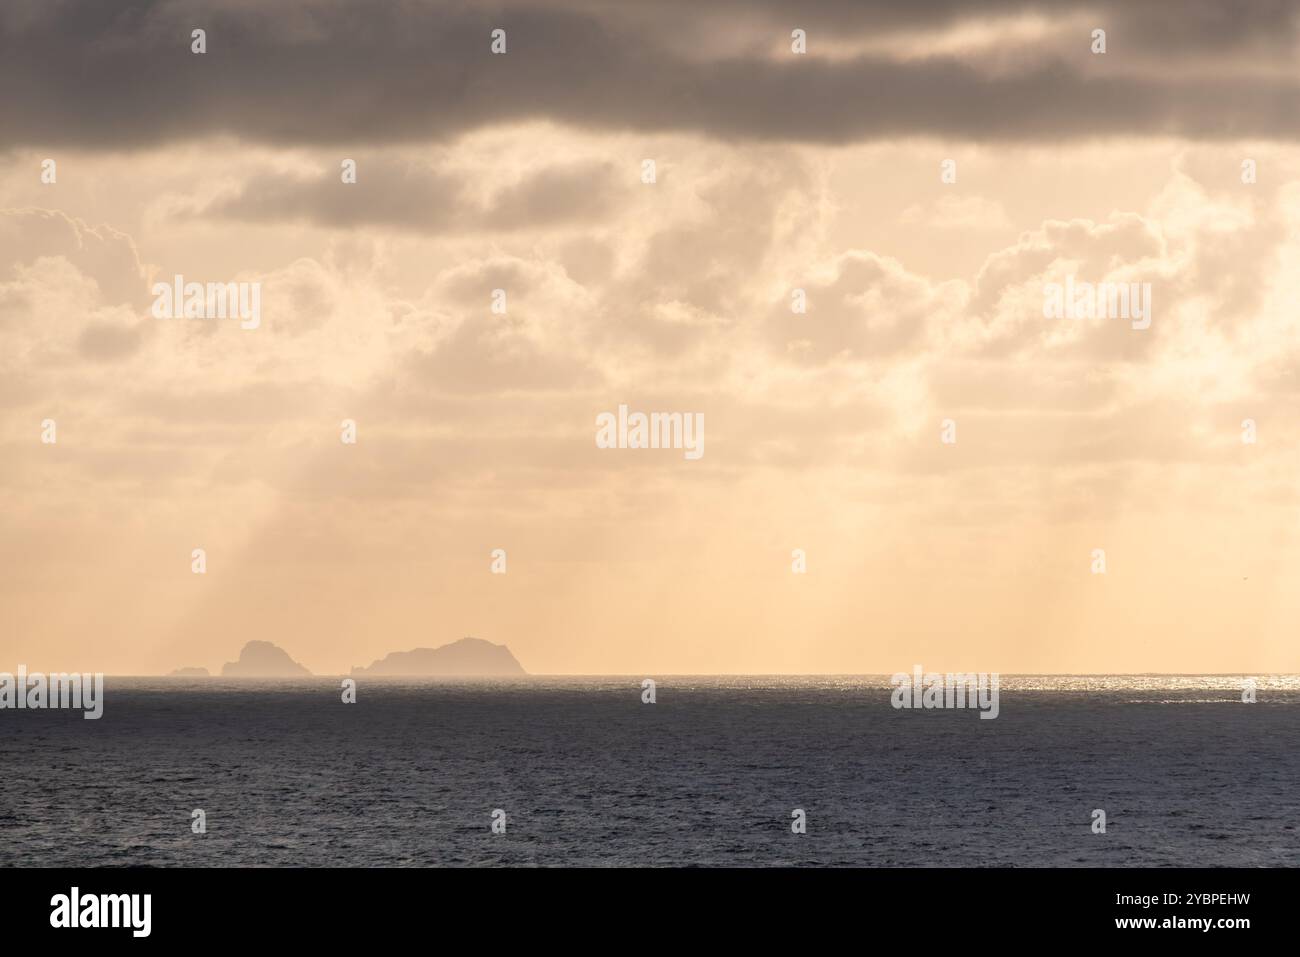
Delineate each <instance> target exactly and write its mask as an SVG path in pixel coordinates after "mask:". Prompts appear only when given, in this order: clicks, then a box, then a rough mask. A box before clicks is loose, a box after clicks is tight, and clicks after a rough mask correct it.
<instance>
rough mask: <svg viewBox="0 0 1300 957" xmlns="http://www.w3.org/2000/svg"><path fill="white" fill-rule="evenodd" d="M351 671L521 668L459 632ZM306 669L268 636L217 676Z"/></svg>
mask: <svg viewBox="0 0 1300 957" xmlns="http://www.w3.org/2000/svg"><path fill="white" fill-rule="evenodd" d="M351 673H352V675H353V676H364V677H452V678H474V677H504V676H511V675H515V676H518V675H526V674H528V672H527V671H525V670H524V668H523V666H522V665H521V664H520V663H519V661H518V659H516V658H515V656H514V655H513V654H512V653H511V652H510V649H509V648H507V647H506V646H505V645H498V644H495V643H493V642H490V641H484V640H483V639H481V638H461V639H460V640H459V641H453V642H451V643H450V644H446V645H440V646H439V647H437V648H412V649H411V650H410V651H394V652H390V653H389V654H387V655H385V656H384V657H383V658H380V659H378V660H377V661H375V662H373V663H371V664H370V665H369V666H367V667H354V668H353V669H352V672H351ZM207 676H208V671H207V669H206V668H193V667H190V668H177V669H176V670H175V671H172V672H171V673H170V674H169V675H168V677H176V678H189V677H207ZM311 676H312V672H311V671H310V670H308V669H307V668H306V667H305V666H304V665H302V664H300V663H298V662H297V661H295V660H294V659H293V658H292V657H291V656H290V655H289V653H288V652H287V651H285V650H284V649H283V648H281V647H280V646H279V645H277V644H274V643H273V642H270V641H261V640H255V641H250V642H248V643H247V644H245V645H244V647H243V648H242V649H241V650H240V652H239V658H238V660H236V661H229V662H226V664H224V665H223V666H222V668H221V677H223V678H306V677H311Z"/></svg>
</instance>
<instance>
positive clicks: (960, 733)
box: [0, 675, 1300, 867]
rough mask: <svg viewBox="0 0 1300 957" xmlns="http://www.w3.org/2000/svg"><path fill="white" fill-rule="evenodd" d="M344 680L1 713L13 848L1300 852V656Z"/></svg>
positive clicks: (1061, 862) (214, 686)
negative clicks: (937, 687) (933, 675)
mask: <svg viewBox="0 0 1300 957" xmlns="http://www.w3.org/2000/svg"><path fill="white" fill-rule="evenodd" d="M340 681H341V679H340V678H324V677H318V678H305V679H296V680H289V681H278V680H265V681H261V680H240V681H234V680H227V679H219V678H213V679H176V678H172V679H164V678H113V677H110V678H108V679H107V681H106V693H105V703H104V715H103V717H102V718H101V719H99V720H96V721H87V720H84V719H83V718H82V716H81V713H80V712H77V711H16V710H6V711H0V761H2V763H0V768H2V769H3V770H2V771H0V865H3V866H15V865H22V866H55V865H67V866H85V865H92V866H95V865H168V866H171V865H185V866H218V867H221V866H237V865H239V866H284V865H301V866H324V865H336V866H364V867H370V866H412V867H424V866H434V865H444V866H445V865H451V866H487V865H525V866H566V865H595V866H609V865H618V866H639V865H649V866H727V867H730V866H759V867H766V866H780V865H831V866H866V867H897V866H903V867H926V866H970V867H980V866H992V865H1011V866H1019V867H1038V866H1106V867H1124V866H1139V865H1186V866H1205V867H1211V866H1279V865H1289V866H1296V865H1300V830H1297V827H1298V826H1300V787H1298V786H1297V785H1298V784H1300V748H1297V745H1298V744H1300V678H1297V677H1295V676H1261V677H1259V678H1258V679H1257V682H1258V692H1257V701H1256V702H1255V703H1253V704H1246V703H1243V702H1242V700H1241V698H1242V695H1241V690H1240V689H1241V685H1242V678H1241V677H1240V676H1235V677H1234V676H1140V675H1139V676H1101V677H1060V676H1032V675H1021V676H1010V675H1004V676H1003V677H1002V679H1001V689H1000V708H999V714H998V717H997V718H996V719H994V720H986V719H981V718H980V717H979V712H978V711H975V710H959V709H952V710H948V709H939V710H919V709H916V710H903V709H895V708H893V707H892V706H891V704H890V688H889V679H888V676H844V677H794V678H791V677H671V676H668V677H657V678H656V681H657V688H656V701H655V703H654V704H645V703H643V702H642V689H641V678H640V677H639V676H638V677H608V678H588V677H580V678H578V677H575V678H561V677H553V678H529V679H517V680H509V681H480V682H466V681H451V680H421V681H415V680H410V679H374V678H371V679H365V680H363V681H361V682H360V685H359V687H358V692H357V702H356V703H355V704H344V703H343V702H342V701H341V691H340ZM196 810H201V811H202V812H203V818H204V822H205V825H206V832H205V833H202V834H196V833H194V832H193V830H192V821H193V820H194V819H195V818H194V813H193V812H194V811H196ZM799 810H801V811H802V812H803V818H804V820H805V821H806V833H794V832H793V831H792V828H791V824H792V822H793V821H794V820H795V819H796V811H799ZM1095 810H1103V811H1104V812H1105V820H1106V830H1105V833H1095V832H1094V814H1093V812H1094V811H1095ZM496 811H501V812H504V817H503V820H504V832H503V833H495V832H494V830H493V826H492V825H493V820H494V812H496ZM497 818H498V819H501V818H502V815H500V814H498V815H497Z"/></svg>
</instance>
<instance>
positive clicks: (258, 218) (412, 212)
mask: <svg viewBox="0 0 1300 957" xmlns="http://www.w3.org/2000/svg"><path fill="white" fill-rule="evenodd" d="M483 179H484V177H483V176H482V175H481V174H480V175H478V176H476V175H474V172H473V171H470V170H462V169H446V168H440V167H438V166H436V165H431V164H428V163H421V162H415V161H410V160H401V159H394V158H389V157H385V156H375V157H370V158H359V159H358V160H357V180H356V182H355V183H347V184H345V183H343V182H342V180H341V178H340V169H339V168H338V167H335V168H334V169H327V170H325V171H324V172H320V173H316V174H314V175H310V176H308V175H303V174H284V173H278V174H277V173H275V172H269V171H268V172H265V173H263V174H261V175H257V176H253V177H250V178H249V179H248V180H247V181H246V182H245V183H243V184H242V185H240V186H238V187H236V188H235V190H234V191H233V192H228V193H227V194H225V195H223V196H221V197H219V198H217V199H214V200H213V201H211V202H210V203H208V204H207V205H206V206H204V207H202V208H200V209H196V210H194V211H192V212H191V213H190V214H189V215H191V216H199V217H209V216H212V217H220V218H225V219H234V220H242V221H247V222H260V223H268V224H279V223H285V222H308V223H312V224H315V225H318V226H325V227H329V228H333V229H353V228H356V227H359V226H367V227H392V228H394V229H398V230H404V231H414V232H425V233H431V234H461V235H463V234H466V233H475V232H486V231H492V232H498V233H499V232H503V231H511V230H526V229H540V228H552V227H560V226H578V225H581V224H583V223H589V222H592V221H595V220H598V219H600V218H602V217H603V216H605V215H607V214H608V213H609V211H610V210H611V208H612V207H613V206H614V203H615V201H616V199H617V197H618V183H617V177H616V175H615V172H614V169H613V165H612V164H611V163H609V162H608V161H580V162H574V163H565V164H551V165H546V166H543V167H541V168H539V169H534V170H525V171H523V172H522V174H520V175H517V176H516V177H515V178H514V180H513V181H512V182H508V183H506V184H504V185H501V186H498V187H497V188H496V189H495V191H492V192H489V193H487V195H485V196H484V197H483V198H481V199H480V198H479V197H478V194H479V193H482V192H483V191H484V190H485V188H486V184H485V183H484V182H483Z"/></svg>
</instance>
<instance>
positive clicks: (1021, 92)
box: [0, 0, 1300, 147]
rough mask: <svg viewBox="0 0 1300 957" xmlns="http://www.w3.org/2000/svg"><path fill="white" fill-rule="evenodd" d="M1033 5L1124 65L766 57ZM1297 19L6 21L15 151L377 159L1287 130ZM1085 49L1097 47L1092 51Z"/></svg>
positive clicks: (1131, 15)
mask: <svg viewBox="0 0 1300 957" xmlns="http://www.w3.org/2000/svg"><path fill="white" fill-rule="evenodd" d="M1026 12H1037V13H1040V14H1042V15H1043V16H1044V17H1046V18H1048V19H1049V20H1052V21H1056V20H1059V19H1060V18H1064V17H1066V16H1070V15H1074V14H1086V15H1087V17H1088V18H1090V19H1095V20H1096V25H1098V26H1101V27H1104V28H1105V29H1107V31H1108V37H1109V42H1110V44H1111V47H1112V48H1113V52H1111V53H1108V54H1107V55H1106V56H1105V57H1096V58H1090V57H1089V56H1087V55H1086V54H1084V55H1082V56H1070V57H1063V58H1061V59H1051V58H1048V59H1044V54H1043V52H1042V51H1040V50H1026V51H1024V54H1025V55H1024V62H1023V64H1022V68H1020V69H1011V70H1007V69H1006V61H1007V55H1006V51H1002V52H1001V55H1000V56H999V57H998V63H999V67H998V69H996V70H995V69H991V68H990V66H989V64H988V63H985V62H982V59H981V56H980V55H979V54H972V55H970V56H969V57H967V58H966V59H961V58H958V57H954V56H945V57H932V58H922V59H912V60H907V61H905V62H899V61H895V60H892V59H890V58H888V56H886V55H883V54H882V55H873V56H862V57H857V58H847V59H837V60H831V59H827V58H820V57H818V56H815V55H809V56H805V57H797V56H793V55H785V56H772V55H771V54H772V52H773V51H779V50H780V49H781V44H782V43H783V42H788V41H785V40H783V39H782V38H788V35H789V29H790V28H791V27H792V26H800V27H803V28H806V29H808V30H809V35H810V38H813V40H814V51H815V49H816V46H815V39H816V37H817V36H818V35H824V36H826V37H828V38H831V39H835V40H838V41H844V40H850V41H851V40H853V39H855V38H857V39H862V38H868V37H870V38H874V39H879V38H880V37H882V36H888V35H890V34H892V33H908V34H909V35H915V34H916V33H917V32H918V31H928V30H935V31H937V30H940V29H942V28H944V27H946V26H948V25H951V24H955V23H959V22H965V21H970V20H974V21H979V20H981V19H983V20H988V18H996V17H1002V16H1008V15H1012V14H1019V13H1026ZM1296 19H1297V14H1296V5H1295V4H1294V3H1285V2H1278V0H1272V2H1270V0H1261V2H1259V3H1251V4H1232V3H1222V2H1211V0H1190V2H1184V0H1147V2H1144V3H1129V2H1119V0H1093V2H1082V0H1081V2H1078V3H1075V2H1070V0H1062V2H1050V3H1049V2H1046V0H1041V2H1038V3H1028V2H1012V0H971V2H965V3H959V2H954V0H944V2H938V3H917V4H899V3H884V2H882V0H871V2H862V3H850V2H847V0H835V2H821V3H811V4H799V5H798V6H797V7H792V6H789V5H785V6H783V5H778V4H776V3H775V2H758V3H750V2H745V3H740V2H737V0H723V2H720V3H717V4H707V5H704V4H693V3H692V4H688V3H682V2H666V3H649V2H646V3H631V2H629V3H608V2H574V0H552V2H551V3H549V4H537V3H531V4H522V3H521V4H516V5H480V4H473V5H468V4H460V3H441V2H406V3H379V2H376V3H353V2H348V0H282V2H277V3H274V4H270V3H268V4H252V3H245V2H236V0H227V2H210V3H202V2H195V0H173V2H163V0H115V2H112V3H104V2H98V0H16V2H15V0H10V2H8V3H6V4H5V5H4V7H3V9H0V54H2V55H0V89H2V90H4V96H3V97H2V98H0V130H2V131H3V135H4V139H3V140H2V141H0V147H3V146H5V145H16V146H36V145H41V146H47V147H57V146H75V145H83V146H90V147H135V146H142V145H149V144H156V143H160V142H165V141H168V140H174V139H182V138H189V137H196V136H202V135H208V134H216V133H228V134H232V135H235V136H239V137H243V138H246V139H249V140H254V141H259V142H269V143H292V144H331V145H346V144H359V145H362V146H364V145H374V144H378V143H390V142H396V141H424V140H429V139H435V138H441V137H449V136H454V135H456V134H458V133H461V132H464V131H467V130H471V129H474V128H478V127H481V126H485V125H490V124H493V123H500V122H508V121H515V120H523V119H535V118H544V119H553V120H557V121H561V122H565V123H571V124H578V125H582V126H588V127H594V128H600V129H611V130H640V131H660V130H685V131H695V132H700V133H705V134H711V135H718V136H725V137H735V138H757V139H779V140H806V141H812V142H822V143H841V142H849V141H855V140H861V139H868V138H872V137H881V136H891V135H902V134H940V135H950V136H958V137H963V138H971V139H985V140H989V139H1044V138H1050V139H1058V138H1059V139H1073V138H1080V137H1092V136H1097V135H1111V134H1143V133H1151V134H1174V135H1181V136H1187V137H1194V138H1208V139H1213V138H1223V137H1247V136H1249V137H1267V138H1279V139H1292V138H1295V136H1296V135H1297V132H1300V115H1298V112H1297V110H1296V109H1295V102H1296V99H1297V94H1298V93H1300V77H1297V75H1296V73H1295V71H1294V69H1292V57H1291V52H1290V51H1291V50H1293V49H1294V45H1295V42H1296V35H1297V33H1296ZM1061 22H1064V20H1061ZM195 27H202V28H204V29H205V30H207V32H208V52H207V53H206V54H205V55H203V56H195V55H193V54H191V53H190V49H189V44H190V39H189V37H190V31H191V30H192V29H193V28H195ZM494 27H502V28H504V29H506V30H507V31H508V37H509V52H508V53H507V54H506V55H505V56H492V55H491V54H490V53H489V34H490V31H491V30H492V29H493V28H494ZM768 31H771V33H772V44H771V45H770V46H767V47H766V49H765V50H764V49H760V48H759V47H758V46H756V41H755V40H754V36H755V35H756V34H757V36H759V37H760V38H762V37H766V36H767V33H768ZM726 33H735V34H736V35H737V36H740V37H742V38H743V39H744V42H742V43H739V44H737V43H733V42H726V41H727V40H729V39H731V38H728V37H724V36H721V34H726ZM1012 42H1013V41H1012V40H1011V39H1010V38H1009V39H1008V46H1010V44H1012ZM1086 44H1087V37H1086V35H1085V36H1081V37H1080V39H1079V44H1078V48H1079V50H1080V51H1081V52H1082V51H1083V50H1084V49H1086ZM737 49H740V50H742V51H745V52H741V53H737V52H736V50H737ZM714 50H716V51H718V52H717V53H714V52H712V51H714ZM1188 64H1191V65H1192V66H1193V67H1194V68H1193V69H1187V66H1188ZM1163 66H1170V67H1173V66H1178V67H1179V69H1176V70H1175V69H1170V70H1169V71H1167V72H1162V69H1161V68H1162V67H1163Z"/></svg>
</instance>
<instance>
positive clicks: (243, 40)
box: [0, 0, 1300, 675]
mask: <svg viewBox="0 0 1300 957" xmlns="http://www.w3.org/2000/svg"><path fill="white" fill-rule="evenodd" d="M1244 9H1247V8H1244V7H1237V6H1230V5H1227V4H1223V3H1220V2H1211V0H1204V2H1198V0H1191V2H1181V0H1180V2H1175V0H1148V2H1144V3H1142V4H1133V3H1131V2H1118V0H1116V2H1108V0H1097V2H1071V0H1066V2H1053V3H1048V2H1010V0H986V2H980V0H971V2H955V0H954V2H933V3H926V4H899V3H880V2H870V0H867V2H847V0H845V2H812V3H801V4H797V5H795V4H782V3H776V2H764V0H745V2H741V0H718V2H712V3H709V4H698V3H687V2H678V0H658V2H653V3H652V2H598V0H544V2H531V3H522V2H521V3H517V4H492V3H482V4H479V3H476V4H472V5H471V4H462V3H440V2H424V0H406V2H400V3H396V2H394V3H350V2H344V0H283V2H277V3H275V4H266V3H255V2H252V0H224V2H212V3H199V2H162V0H121V2H114V3H102V2H91V0H49V2H44V0H42V2H37V0H16V2H12V0H11V2H7V3H5V4H4V5H3V6H0V90H3V91H4V95H3V96H0V670H9V671H12V670H15V669H16V668H17V666H18V665H20V664H25V665H27V666H28V667H29V668H30V669H33V670H79V671H105V672H109V673H118V674H149V673H162V672H166V671H169V670H171V669H173V668H178V667H182V666H201V667H206V668H209V669H212V670H216V669H219V668H220V666H221V664H222V663H223V662H226V661H232V660H234V659H235V658H236V657H237V654H238V651H239V649H240V647H241V646H242V645H243V644H244V643H245V642H246V641H248V640H252V639H265V640H269V641H273V642H275V643H276V644H278V645H280V646H281V647H282V648H284V649H285V650H286V651H287V652H288V653H289V654H290V655H291V656H292V657H294V658H295V659H296V660H298V661H300V662H302V663H303V664H304V665H306V666H307V667H308V668H310V669H312V670H313V671H315V672H317V673H325V674H329V673H341V672H346V671H347V670H348V669H350V668H351V667H352V666H355V665H367V664H369V663H370V662H372V661H373V660H375V659H377V658H380V657H383V656H384V655H386V654H388V653H389V652H391V651H397V650H405V649H410V648H415V647H434V646H437V645H441V644H444V643H447V642H450V641H454V640H456V639H458V638H461V637H463V636H467V635H472V636H475V637H479V638H483V639H486V640H489V641H493V642H498V643H504V644H506V645H508V646H509V647H510V649H511V650H512V652H513V653H514V654H515V656H516V657H517V658H518V659H519V661H520V662H521V663H522V664H523V666H524V667H525V668H526V669H528V670H529V671H530V672H534V673H560V674H578V673H587V674H644V675H655V674H674V673H675V674H683V673H696V674H702V673H882V672H883V673H892V672H895V671H910V670H911V668H912V667H913V665H914V664H921V665H923V666H924V667H925V668H926V669H927V670H939V671H942V670H954V671H955V670H960V671H982V672H1005V673H1011V672H1064V673H1096V672H1181V673H1191V672H1233V673H1237V672H1251V673H1253V672H1298V671H1300V642H1298V640H1297V636H1296V632H1295V622H1296V621H1297V619H1298V617H1300V589H1297V588H1295V587H1294V581H1295V580H1296V578H1297V575H1300V512H1298V511H1297V508H1298V506H1300V494H1298V490H1297V485H1296V482H1297V480H1296V476H1297V474H1300V472H1298V469H1297V466H1298V465H1300V461H1298V456H1297V450H1298V449H1300V404H1298V403H1297V399H1298V398H1300V377H1298V376H1297V371H1298V370H1300V339H1298V338H1297V331H1298V328H1297V327H1298V325H1300V313H1298V312H1297V309H1296V302H1297V299H1298V298H1300V153H1298V152H1297V149H1296V141H1297V137H1298V136H1300V110H1297V109H1296V104H1297V102H1298V101H1300V100H1298V94H1300V74H1297V72H1296V70H1295V63H1296V62H1297V60H1296V54H1297V52H1300V50H1298V49H1297V47H1298V46H1300V17H1298V14H1297V9H1296V7H1295V6H1294V5H1293V4H1289V3H1282V2H1277V3H1269V2H1260V3H1256V4H1251V5H1250V6H1249V8H1248V9H1249V11H1250V12H1249V15H1248V16H1246V15H1243V14H1242V12H1241V11H1242V10H1244ZM199 29H201V30H203V31H205V33H204V34H203V42H204V51H203V52H201V53H200V52H195V51H194V45H195V44H196V42H197V41H196V40H195V39H194V35H193V31H195V30H199ZM494 30H503V31H505V34H504V42H505V50H504V52H493V49H492V46H493V31H494ZM1097 30H1103V31H1105V33H1104V43H1105V50H1104V52H1100V51H1096V48H1097V46H1098V42H1099V41H1098V37H1097V34H1096V33H1095V31H1097ZM793 31H803V33H802V35H801V36H802V37H803V40H802V43H803V45H804V49H805V51H806V52H802V53H800V52H796V50H795V48H796V47H797V46H799V44H800V41H799V40H798V39H796V38H794V37H793V35H792V34H793ZM1095 51H1096V52H1095ZM47 161H53V164H52V165H51V164H50V163H49V162H47ZM347 161H351V162H352V164H354V165H355V182H346V181H345V179H346V178H347V177H346V175H345V171H344V167H345V164H346V162H347ZM648 161H651V162H652V163H653V176H652V177H651V176H650V175H649V173H648V170H649V169H650V166H649V163H648ZM51 180H52V181H51ZM176 275H182V276H183V277H184V280H185V281H187V282H190V281H192V282H199V283H248V284H257V288H258V290H259V294H260V316H259V321H258V323H257V325H256V328H243V327H242V326H243V325H246V324H247V323H241V322H240V321H238V320H231V319H221V318H211V319H205V318H176V319H167V318H159V317H158V316H157V315H155V312H156V311H157V309H156V306H157V298H158V295H157V292H156V289H155V286H154V283H156V282H159V281H161V282H162V283H164V284H170V283H171V282H172V281H173V277H175V276H176ZM1067 281H1068V282H1071V283H1116V284H1119V283H1123V284H1126V287H1125V288H1137V289H1141V288H1146V289H1147V290H1149V295H1150V308H1149V315H1148V317H1147V318H1149V320H1150V321H1149V324H1148V325H1147V326H1146V327H1141V326H1142V323H1140V322H1136V321H1130V320H1129V319H1128V318H1124V317H1120V316H1112V315H1104V316H1098V317H1094V318H1088V317H1086V316H1085V317H1082V318H1080V317H1073V318H1059V317H1057V318H1053V317H1049V316H1047V315H1045V303H1046V302H1047V298H1048V290H1049V289H1051V288H1052V287H1053V285H1054V284H1055V286H1056V287H1058V288H1060V287H1062V286H1064V284H1066V283H1067ZM1127 284H1135V286H1132V287H1130V286H1128V285H1127ZM249 288H251V286H250V287H249ZM494 290H500V291H501V292H503V293H504V296H501V295H499V294H496V295H494ZM797 300H801V301H802V305H803V308H802V311H800V310H799V308H798V307H796V301H797ZM620 405H624V406H627V407H628V408H629V410H631V411H633V412H636V411H640V412H644V413H650V412H677V413H682V414H683V415H691V416H702V417H703V423H704V427H703V436H704V444H703V454H702V455H700V456H699V457H698V458H689V457H687V456H686V455H685V454H684V452H683V450H682V449H639V448H602V447H600V446H599V444H598V442H597V417H598V416H600V415H601V414H602V413H614V414H617V411H618V409H619V407H620ZM345 421H350V422H353V423H355V438H356V441H355V442H346V441H344V440H343V439H344V425H343V424H344V422H345ZM51 423H52V426H53V434H52V435H51V429H50V424H51ZM51 438H53V441H50V439H51ZM195 549H202V551H203V571H202V573H201V574H199V573H196V571H195V567H196V566H195V558H194V550H195ZM498 549H499V550H502V551H503V552H504V567H503V566H502V559H501V558H499V557H495V556H499V555H500V553H497V552H495V550H498Z"/></svg>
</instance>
